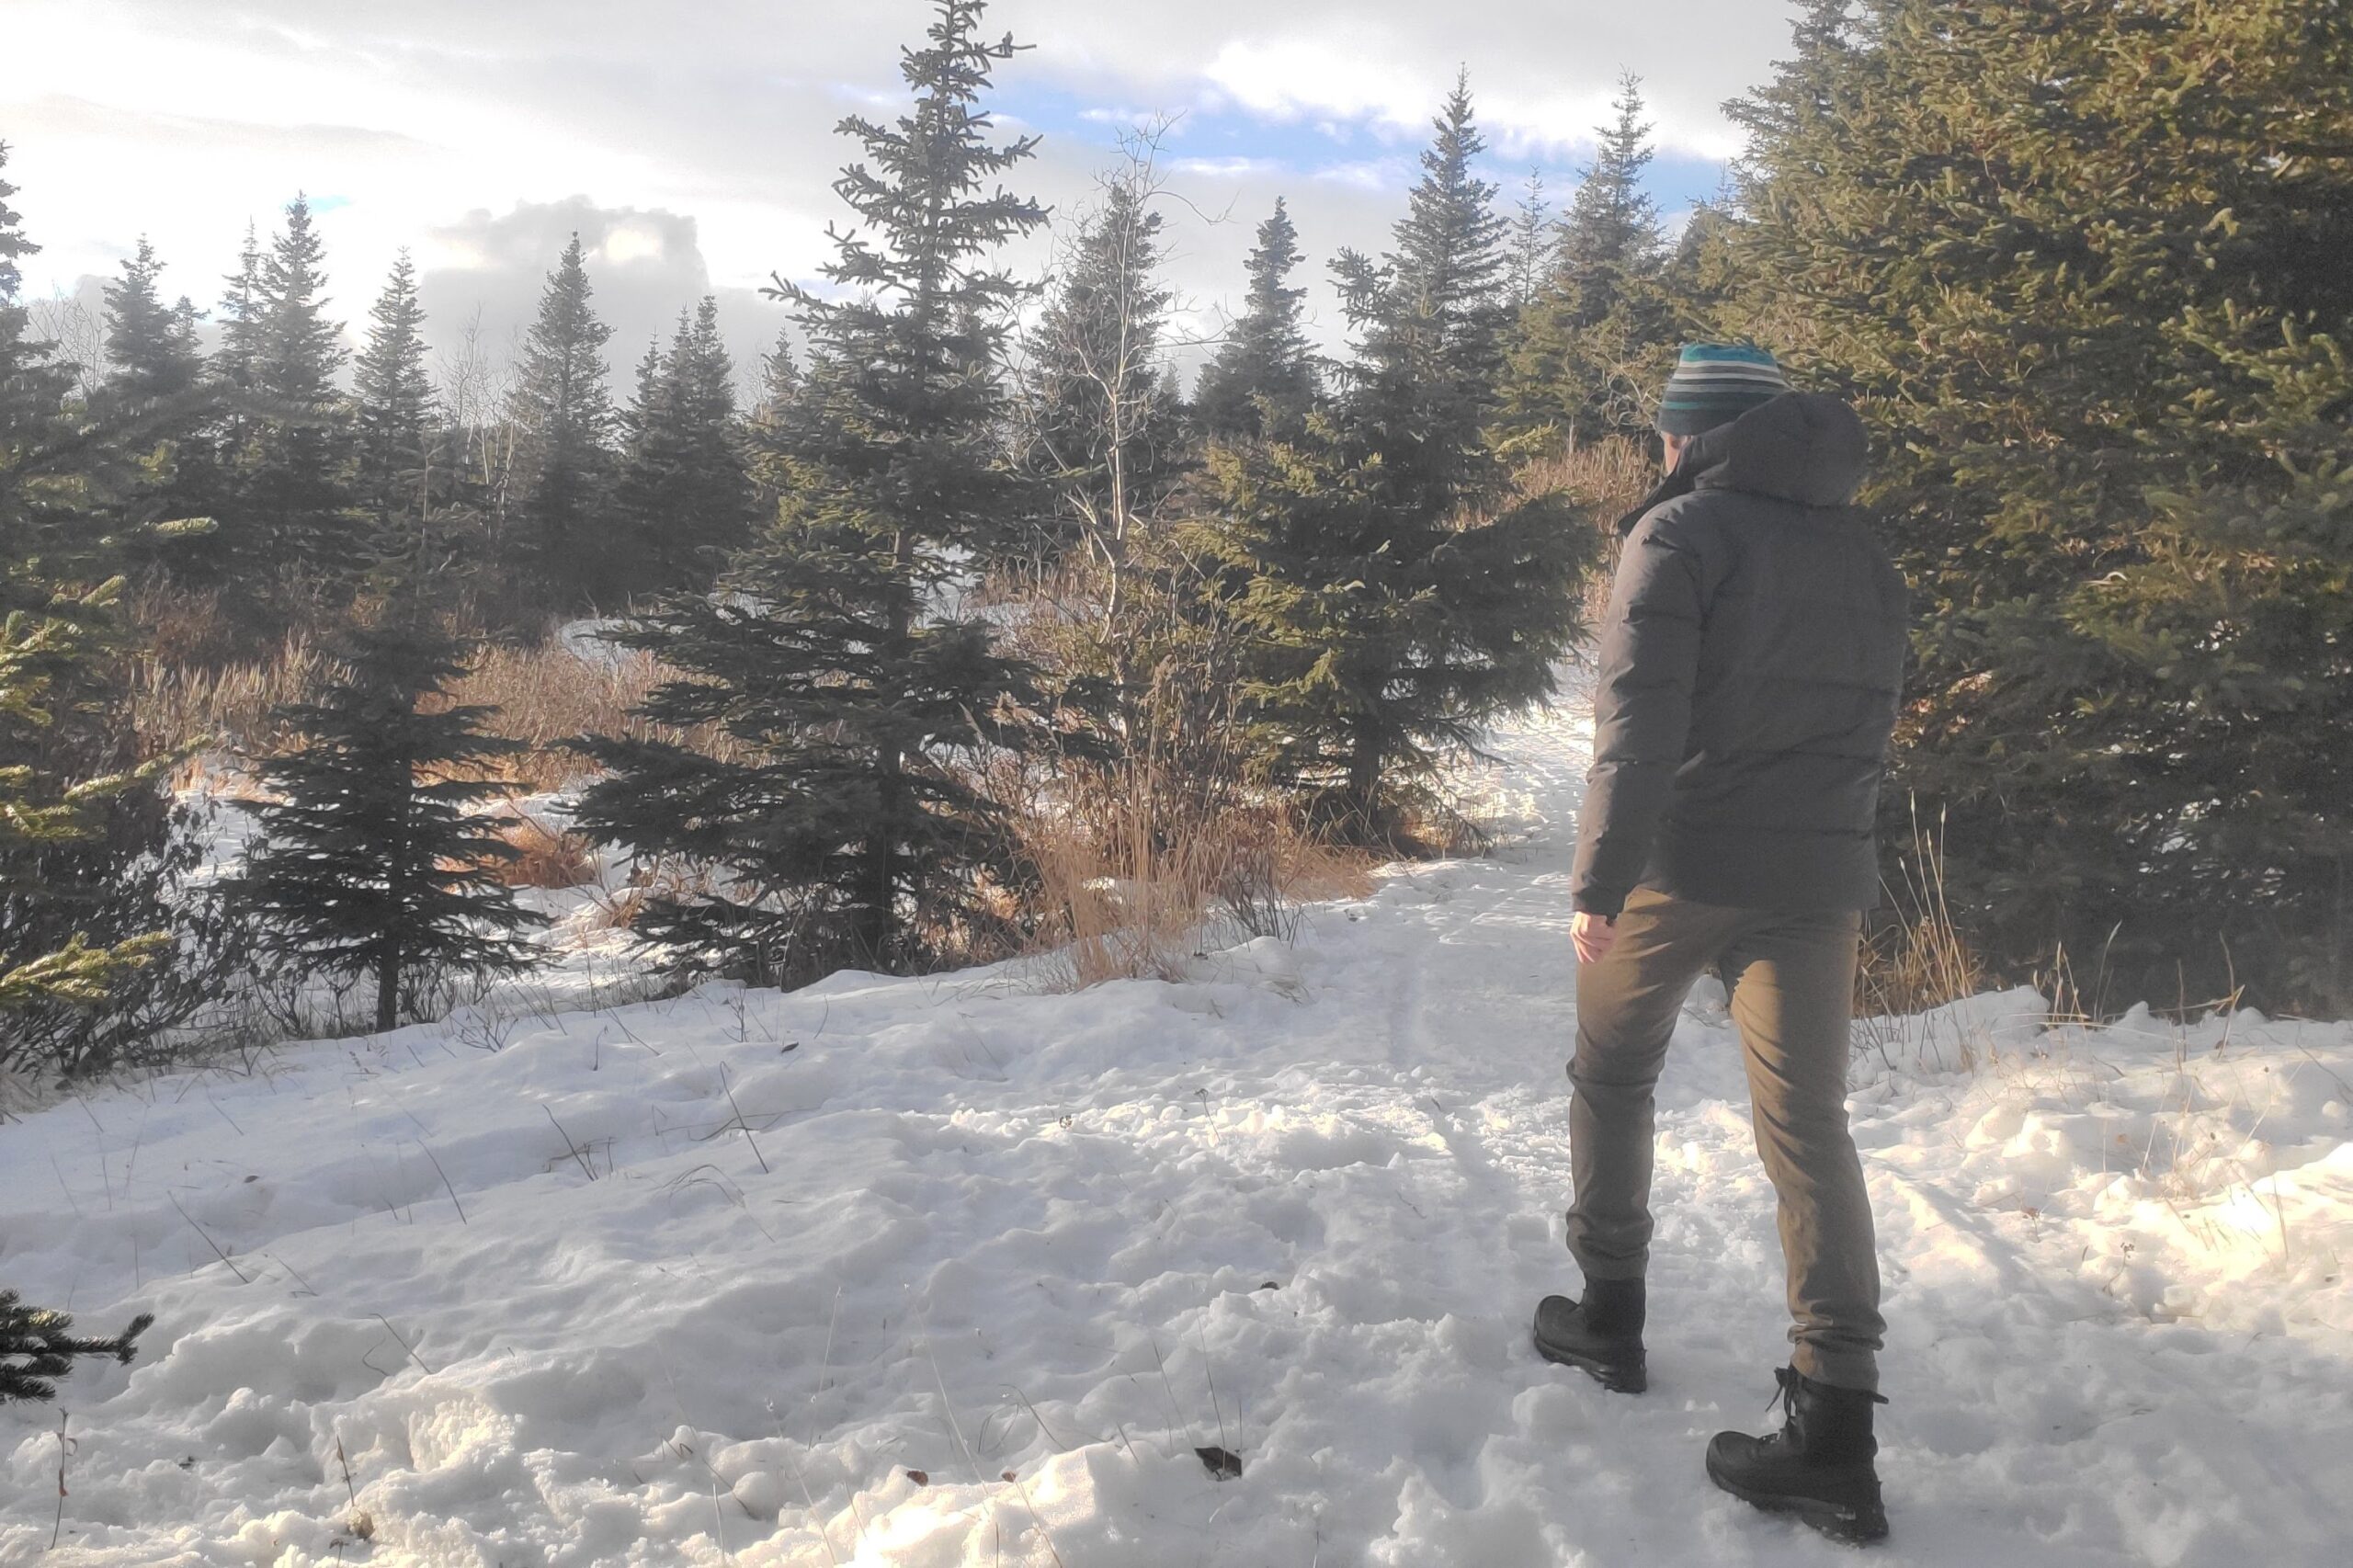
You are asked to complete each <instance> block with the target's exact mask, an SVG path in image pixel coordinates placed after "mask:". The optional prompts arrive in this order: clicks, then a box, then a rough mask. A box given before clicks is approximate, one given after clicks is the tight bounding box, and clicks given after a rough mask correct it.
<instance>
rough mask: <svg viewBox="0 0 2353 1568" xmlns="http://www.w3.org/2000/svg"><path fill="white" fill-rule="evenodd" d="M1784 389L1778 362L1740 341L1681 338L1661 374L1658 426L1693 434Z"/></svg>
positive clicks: (1786, 388)
mask: <svg viewBox="0 0 2353 1568" xmlns="http://www.w3.org/2000/svg"><path fill="white" fill-rule="evenodd" d="M1789 390H1790V383H1789V381H1788V380H1787V379H1786V378H1784V377H1783V376H1782V374H1781V367H1780V366H1779V365H1778V364H1775V363H1774V361H1773V357H1772V356H1771V355H1770V354H1768V353H1767V352H1766V351H1765V350H1764V349H1762V348H1756V347H1750V346H1749V345H1747V344H1745V343H1687V344H1685V345H1684V346H1683V354H1682V357H1681V358H1678V359H1677V361H1676V363H1675V373H1674V374H1673V375H1671V376H1669V377H1667V379H1666V395H1665V397H1664V398H1662V399H1660V401H1659V409H1658V427H1659V429H1660V430H1661V431H1662V432H1663V433H1665V434H1666V435H1669V436H1697V435H1699V433H1700V432H1701V431H1703V430H1712V429H1714V428H1715V427H1716V426H1719V425H1724V424H1729V423H1730V422H1731V421H1733V420H1734V419H1737V418H1739V417H1740V416H1741V415H1744V414H1745V413H1747V412H1748V411H1749V410H1750V409H1752V408H1755V407H1756V405H1757V404H1758V403H1769V402H1771V401H1772V400H1773V399H1774V398H1777V397H1779V396H1780V395H1781V394H1782V393H1783V392H1788V391H1789Z"/></svg>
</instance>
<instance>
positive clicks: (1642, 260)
mask: <svg viewBox="0 0 2353 1568" xmlns="http://www.w3.org/2000/svg"><path fill="white" fill-rule="evenodd" d="M1611 107H1612V108H1613V110H1614V111H1615V113H1614V117H1613V118H1612V119H1611V120H1610V122H1609V123H1608V124H1607V125H1604V126H1601V127H1599V128H1598V131H1597V136H1598V138H1599V144H1598V146H1597V148H1596V150H1595V153H1594V157H1593V162H1592V163H1590V164H1588V165H1586V168H1585V171H1584V176H1583V177H1582V178H1581V179H1580V180H1579V182H1578V184H1577V188H1576V192H1575V194H1574V196H1573V197H1571V199H1570V201H1569V207H1568V210H1567V211H1565V212H1564V213H1563V214H1562V215H1561V221H1560V224H1559V227H1558V230H1557V233H1556V236H1555V243H1554V247H1553V255H1552V269H1551V274H1550V276H1549V277H1548V278H1545V279H1544V280H1543V282H1542V284H1541V286H1540V288H1539V289H1538V290H1537V291H1536V297H1535V299H1534V300H1533V301H1531V303H1530V304H1529V307H1528V309H1526V310H1525V311H1523V312H1521V315H1520V322H1519V331H1518V334H1517V335H1516V338H1515V341H1514V343H1513V345H1512V351H1511V369H1510V374H1509V376H1508V378H1507V381H1506V393H1505V403H1506V424H1507V425H1509V426H1511V427H1512V428H1514V429H1515V430H1518V431H1523V432H1524V431H1528V430H1530V429H1553V428H1560V429H1564V430H1565V431H1566V432H1567V433H1568V435H1569V436H1570V437H1571V439H1572V440H1575V441H1584V440H1589V439H1593V438H1595V437H1601V436H1607V435H1610V434H1616V433H1624V432H1645V433H1646V432H1647V429H1648V426H1649V423H1650V400H1651V399H1652V398H1653V397H1654V396H1655V395H1656V392H1657V389H1658V386H1659V385H1660V384H1661V383H1663V382H1664V381H1665V378H1666V372H1667V368H1668V361H1669V359H1670V358H1672V356H1673V353H1674V351H1675V348H1676V347H1677V342H1678V340H1679V333H1678V327H1679V325H1680V324H1681V317H1680V315H1679V314H1678V312H1677V309H1676V306H1675V304H1674V301H1672V300H1671V298H1670V297H1669V295H1668V293H1667V291H1666V290H1665V288H1664V287H1663V286H1662V279H1661V269H1662V266H1663V264H1664V261H1665V233H1664V231H1663V230H1662V228H1661V226H1660V223H1659V217H1658V208H1657V205H1656V203H1654V201H1653V200H1652V199H1651V197H1650V193H1649V192H1648V191H1647V190H1645V189H1644V188H1643V174H1644V171H1645V170H1647V169H1648V168H1649V166H1650V162H1651V157H1652V153H1653V149H1652V146H1651V141H1650V135H1651V127H1650V124H1649V122H1648V121H1647V120H1646V119H1644V118H1643V115H1644V108H1643V92H1642V82H1641V80H1640V78H1638V77H1636V76H1634V75H1632V74H1628V75H1626V76H1623V77H1621V78H1620V81H1619V87H1618V97H1617V98H1616V99H1615V100H1614V102H1613V103H1612V106H1611Z"/></svg>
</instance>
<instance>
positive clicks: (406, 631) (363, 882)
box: [231, 591, 540, 1030]
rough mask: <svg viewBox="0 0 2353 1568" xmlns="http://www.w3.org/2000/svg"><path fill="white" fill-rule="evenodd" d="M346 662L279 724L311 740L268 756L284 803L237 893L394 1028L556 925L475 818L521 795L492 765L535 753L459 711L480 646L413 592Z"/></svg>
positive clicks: (297, 953) (509, 968)
mask: <svg viewBox="0 0 2353 1568" xmlns="http://www.w3.org/2000/svg"><path fill="white" fill-rule="evenodd" d="M330 653H331V656H332V659H333V665H332V673H331V674H330V675H329V676H327V678H326V682H325V687H324V690H323V691H322V692H321V693H320V694H319V696H318V697H317V699H315V700H313V701H309V702H298V703H291V704H288V705H287V706H285V707H283V708H281V709H279V710H278V712H277V713H276V714H275V715H274V718H275V721H276V722H277V723H278V726H279V727H281V728H282V729H284V730H286V731H287V732H289V733H292V734H294V735H296V736H297V737H299V740H298V744H296V745H295V746H294V747H293V748H292V749H290V750H289V751H287V752H285V753H284V754H282V755H279V756H269V757H263V758H259V759H256V771H257V772H258V773H259V775H260V777H261V778H263V779H264V780H265V781H266V782H267V784H268V786H269V787H270V789H271V791H272V798H270V799H267V800H265V801H262V802H261V803H260V804H259V805H258V806H256V808H255V815H256V818H257V819H258V822H259V824H260V830H261V831H260V835H259V837H258V839H257V840H256V842H255V844H254V845H253V846H252V847H251V848H249V849H248V851H247V853H246V857H245V863H244V868H243V869H242V870H241V871H240V872H239V873H238V874H237V876H236V877H235V878H234V879H233V881H232V883H231V892H232V896H233V898H234V900H235V901H236V903H237V904H238V905H239V907H241V908H242V909H243V910H244V911H245V912H247V913H248V914H249V915H251V916H252V917H254V918H255V919H256V920H257V921H259V922H260V923H261V924H262V926H263V928H264V932H265V937H264V940H265V943H266V945H267V948H268V949H269V950H271V951H272V952H274V953H275V954H276V955H278V957H279V958H280V959H282V960H289V961H290V962H291V963H293V964H295V965H297V966H299V972H300V973H302V974H308V973H310V972H315V971H324V972H326V973H329V974H340V975H358V976H366V977H368V978H369V979H371V980H372V982H373V983H374V994H375V1027H376V1028H378V1029H379V1030H383V1029H390V1028H396V1027H397V1026H398V1025H399V1023H400V1021H401V1019H402V1018H403V1017H415V1016H416V1014H417V1012H418V1009H419V1008H420V1006H422V1005H423V1003H424V1002H425V1000H426V997H427V996H428V995H429V994H430V992H431V989H432V987H433V986H434V985H435V984H436V983H438V982H441V981H444V980H446V979H448V978H449V977H451V976H452V975H456V974H473V975H480V974H499V973H511V972H513V971H517V970H520V969H523V968H525V967H527V966H528V965H529V961H530V957H529V945H528V944H527V943H525V942H524V941H523V940H522V939H521V938H520V937H519V936H518V933H519V932H521V931H522V930H524V929H525V928H527V927H529V926H534V925H537V924H539V922H540V916H538V915H535V914H533V913H531V912H529V911H528V910H525V909H524V908H522V907H521V906H520V905H518V904H517V903H516V902H515V896H514V892H513V891H512V890H511V889H509V888H507V887H506V886H505V885H504V884H503V883H502V882H501V881H500V880H499V874H498V873H499V868H500V867H501V866H502V865H503V864H505V863H506V862H507V861H510V860H512V859H514V858H516V855H517V851H516V849H515V848H514V846H511V845H509V844H508V843H507V842H506V840H505V839H503V838H501V837H500V836H499V835H498V833H497V831H496V827H495V820H494V819H493V818H491V817H488V816H485V815H482V814H479V813H475V812H469V811H467V809H466V808H467V807H468V806H470V805H472V804H474V803H475V802H478V801H484V800H488V799H491V798H493V797H495V796H497V795H499V794H501V793H503V792H505V790H506V785H505V784H504V783H502V782H501V781H500V780H498V779H497V778H492V777H488V776H487V775H486V771H485V765H487V764H489V763H491V762H493V761H494V759H496V758H498V757H501V756H508V755H510V754H512V753H514V752H515V751H517V750H519V749H520V747H519V744H517V743H516V742H513V741H508V740H506V739H503V738H501V737H498V736H495V735H493V734H490V733H486V732H485V731H484V730H483V722H485V721H486V720H487V719H488V718H489V717H490V716H491V715H492V714H494V712H496V710H495V709H494V708H489V707H485V706H482V705H478V704H459V703H450V702H449V701H447V700H446V699H444V698H443V696H442V693H443V689H444V687H446V686H447V685H448V683H449V681H450V680H452V679H453V678H455V677H456V676H458V675H459V674H460V673H461V672H462V671H463V669H464V667H465V653H466V646H465V644H464V643H463V642H460V640H458V639H457V638H455V637H452V636H451V635H449V633H448V632H446V631H442V630H441V629H440V628H439V627H438V625H437V624H436V622H435V621H434V619H433V618H432V617H431V616H430V615H429V614H428V613H426V610H425V608H424V607H423V606H422V604H421V603H420V602H418V600H417V599H416V598H415V597H413V596H412V595H411V594H410V593H408V592H405V591H404V592H396V593H395V594H394V595H393V597H392V599H391V601H390V602H389V603H387V604H386V605H384V606H383V607H382V608H381V609H379V610H378V611H377V612H376V613H375V614H373V615H371V616H369V618H368V619H365V620H363V621H362V622H360V623H359V624H358V625H357V626H355V627H353V628H351V629H349V630H347V631H345V632H344V633H343V634H341V635H340V637H339V638H338V639H337V640H336V642H335V644H334V645H333V647H332V648H331V650H330Z"/></svg>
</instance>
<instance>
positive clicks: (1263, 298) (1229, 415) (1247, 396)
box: [1193, 197, 1322, 437]
mask: <svg viewBox="0 0 2353 1568" xmlns="http://www.w3.org/2000/svg"><path fill="white" fill-rule="evenodd" d="M1299 261H1300V253H1299V230H1298V229H1297V228H1296V227H1295V226H1294V225H1293V224H1292V222H1291V221H1290V211H1289V210H1287V209H1286V208H1285V206H1284V204H1283V201H1282V199H1281V198H1280V197H1278V198H1276V199H1275V210H1274V212H1273V213H1272V214H1271V215H1270V216H1268V217H1267V219H1266V220H1265V221H1264V222H1261V223H1260V224H1259V225H1258V240H1257V244H1256V246H1255V247H1253V248H1252V250H1251V252H1250V257H1249V261H1248V263H1247V268H1248V277H1249V280H1250V282H1249V289H1248V291H1247V293H1246V295H1245V304H1244V306H1243V311H1242V314H1241V315H1240V316H1239V317H1237V318H1236V319H1235V321H1234V324H1233V330H1232V331H1231V332H1230V333H1229V334H1228V335H1227V336H1226V340H1225V341H1224V342H1223V343H1222V344H1220V345H1219V346H1218V349H1217V352H1216V353H1215V354H1214V355H1212V356H1211V358H1210V362H1209V363H1208V364H1207V365H1205V366H1203V367H1202V368H1201V378H1200V384H1199V386H1197V387H1196V388H1195V389H1194V392H1193V407H1194V411H1195V415H1196V417H1197V418H1198V419H1199V422H1200V425H1201V428H1202V429H1203V430H1205V431H1206V432H1208V434H1209V435H1210V436H1211V437H1233V436H1258V435H1263V434H1265V433H1266V432H1267V418H1268V415H1269V413H1271V414H1272V415H1273V424H1274V426H1276V427H1278V428H1284V427H1292V426H1297V424H1298V423H1299V422H1300V421H1302V420H1303V419H1305V418H1306V417H1307V412H1308V410H1309V409H1310V408H1312V407H1313V406H1314V403H1315V400H1316V398H1317V396H1318V395H1319V394H1320V393H1321V392H1322V387H1321V384H1320V382H1319V380H1318V378H1317V375H1316V371H1315V360H1314V357H1313V354H1312V353H1311V352H1310V350H1309V348H1308V346H1307V334H1306V332H1305V331H1304V330H1303V329H1302V326H1301V324H1300V301H1302V300H1303V299H1305V298H1306V296H1307V290H1305V289H1303V288H1300V287H1298V286H1296V285H1294V284H1293V283H1292V282H1291V281H1290V276H1291V274H1292V272H1294V271H1295V270H1297V269H1298V267H1299Z"/></svg>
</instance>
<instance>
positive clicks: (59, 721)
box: [0, 145, 216, 1075]
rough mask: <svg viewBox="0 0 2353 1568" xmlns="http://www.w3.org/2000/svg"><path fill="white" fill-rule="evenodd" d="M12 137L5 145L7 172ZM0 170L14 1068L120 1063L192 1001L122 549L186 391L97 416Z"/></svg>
mask: <svg viewBox="0 0 2353 1568" xmlns="http://www.w3.org/2000/svg"><path fill="white" fill-rule="evenodd" d="M5 166H6V147H5V145H0V169H5ZM14 189H15V187H12V186H10V185H8V184H7V183H6V180H5V179H0V1014H5V1015H6V1017H0V1065H5V1066H11V1067H34V1068H39V1069H41V1070H44V1071H54V1072H58V1073H61V1074H67V1075H71V1074H76V1073H81V1072H86V1071H91V1070H94V1069H97V1068H100V1067H104V1066H106V1065H108V1064H109V1063H110V1062H113V1061H114V1060H116V1059H118V1058H119V1056H121V1055H123V1054H125V1053H126V1052H127V1051H129V1050H131V1049H132V1048H133V1047H135V1046H137V1045H138V1044H140V1043H141V1042H142V1040H143V1039H144V1038H145V1036H146V1034H147V1033H148V1032H150V1031H151V1030H152V1028H159V1027H161V1026H162V1025H164V1024H167V1023H169V1022H173V1021H176V1019H177V1018H179V1017H185V1016H186V1010H187V1006H189V1005H192V999H191V995H190V990H191V986H190V982H191V980H192V979H193V980H195V981H200V980H202V979H205V978H209V971H207V972H206V973H199V974H194V975H193V976H192V968H194V967H200V966H201V964H202V963H204V962H208V961H209V960H210V956H212V955H213V954H214V952H215V951H216V945H215V944H213V943H212V941H211V940H210V932H209V931H196V932H194V933H193V937H194V939H193V940H189V941H185V942H176V941H175V940H174V939H173V938H174V937H175V936H178V937H190V936H191V932H190V927H189V925H188V922H189V921H190V920H191V919H192V918H195V916H194V915H192V913H191V910H190V908H189V904H188V900H186V899H185V898H183V897H182V896H181V895H182V894H183V893H185V892H186V890H185V887H184V885H183V884H184V881H185V879H186V875H187V873H188V869H190V865H191V862H192V859H193V843H192V840H191V839H190V837H189V836H188V835H185V834H177V833H176V831H175V830H176V827H177V826H178V824H179V813H177V812H175V811H174V809H173V807H172V804H171V801H170V800H169V798H168V796H167V794H166V793H165V790H164V789H163V787H162V784H161V782H160V779H159V777H158V776H159V775H160V773H161V772H162V771H163V769H164V767H165V766H166V765H167V764H168V763H169V762H170V761H171V760H173V759H172V758H170V757H168V756H167V757H162V758H158V757H153V756H144V755H143V754H142V749H141V745H140V742H139V738H138V735H137V732H136V729H135V726H133V725H132V723H131V714H130V682H131V665H130V661H129V659H128V657H127V656H126V653H125V646H126V642H127V639H126V637H125V631H126V628H125V627H124V625H123V622H122V618H121V615H120V611H119V590H120V587H121V579H120V577H119V570H120V568H121V565H122V563H123V560H124V549H125V546H126V545H127V544H128V543H129V542H130V541H131V540H132V539H134V538H135V537H136V536H137V534H138V532H139V530H140V529H141V528H142V527H143V526H145V525H146V524H147V523H149V522H152V521H153V518H154V517H155V515H156V513H157V511H158V507H157V506H156V504H155V503H154V501H153V491H154V490H155V489H156V468H155V465H154V464H153V461H152V460H151V459H152V454H153V449H154V448H155V446H156V444H157V440H158V431H159V429H160V427H161V426H163V425H165V423H167V422H168V421H170V420H171V419H174V418H176V417H178V416H179V415H180V414H181V413H182V412H183V405H182V404H181V403H180V402H179V401H178V400H176V399H175V398H172V397H163V398H158V399H150V400H147V401H145V402H144V403H142V404H141V405H140V406H139V407H138V408H137V409H135V410H131V411H129V412H126V411H123V410H118V409H104V410H99V411H97V412H96V413H94V412H93V411H92V410H90V409H88V408H85V407H83V406H81V405H80V403H79V402H78V400H77V399H74V395H73V394H74V374H73V372H72V371H71V370H70V369H66V368H64V367H62V366H60V365H58V364H56V363H55V362H54V360H53V359H52V358H51V356H50V353H49V349H48V345H46V344H44V343H41V342H39V341H36V340H35V339H33V338H32V336H31V335H30V331H29V323H28V318H27V313H26V312H25V310H24V307H23V306H22V304H21V303H20V302H19V301H18V298H17V289H18V287H19V274H18V271H17V259H18V258H19V257H21V256H25V255H28V254H29V253H31V251H32V250H33V248H34V247H33V245H32V244H31V243H30V242H29V241H28V240H27V239H26V237H25V236H24V234H23V233H21V231H20V230H19V229H18V228H17V215H16V213H15V211H14V210H11V209H10V207H9V205H8V201H7V199H8V198H9V197H10V196H11V195H13V194H14Z"/></svg>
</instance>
